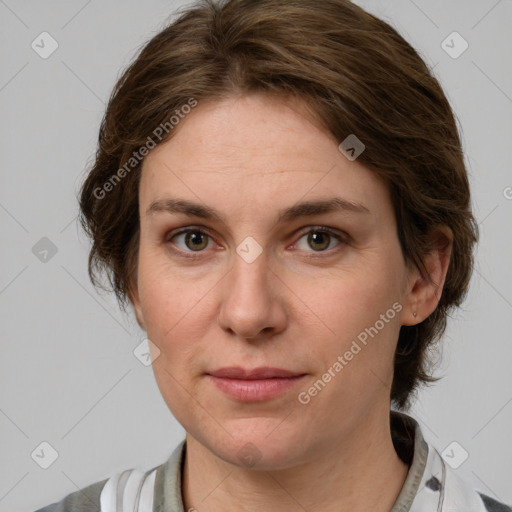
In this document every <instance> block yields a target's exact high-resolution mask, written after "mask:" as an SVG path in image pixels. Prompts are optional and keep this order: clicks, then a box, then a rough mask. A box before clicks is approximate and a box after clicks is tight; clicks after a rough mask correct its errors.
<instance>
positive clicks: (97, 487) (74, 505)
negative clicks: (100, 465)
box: [36, 478, 108, 512]
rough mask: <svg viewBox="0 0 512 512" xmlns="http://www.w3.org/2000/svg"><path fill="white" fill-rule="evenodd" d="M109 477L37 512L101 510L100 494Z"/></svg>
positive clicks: (92, 511) (93, 511)
mask: <svg viewBox="0 0 512 512" xmlns="http://www.w3.org/2000/svg"><path fill="white" fill-rule="evenodd" d="M107 481H108V478H106V479H105V480H101V481H100V482H96V483H94V484H91V485H89V486H88V487H84V488H83V489H80V490H79V491H76V492H74V493H73V494H69V495H68V496H66V497H65V498H64V499H63V500H62V501H59V502H58V503H54V504H53V505H48V506H46V507H44V508H40V509H39V510H36V512H100V508H101V507H100V495H101V491H102V490H103V487H104V485H105V484H106V483H107Z"/></svg>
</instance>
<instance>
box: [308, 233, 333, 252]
mask: <svg viewBox="0 0 512 512" xmlns="http://www.w3.org/2000/svg"><path fill="white" fill-rule="evenodd" d="M308 238H309V240H308V241H309V242H313V244H316V245H317V246H318V245H321V246H322V247H320V248H319V250H322V249H325V248H326V247H327V246H328V245H329V235H328V234H327V233H322V232H316V233H311V234H310V235H309V237H308ZM322 240H323V242H324V243H322ZM313 249H315V247H313ZM315 250H318V247H317V248H316V249H315Z"/></svg>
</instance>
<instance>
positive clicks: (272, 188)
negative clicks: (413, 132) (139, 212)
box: [140, 94, 389, 213]
mask: <svg viewBox="0 0 512 512" xmlns="http://www.w3.org/2000/svg"><path fill="white" fill-rule="evenodd" d="M338 144H339V142H338V141H337V140H336V139H335V138H334V137H333V135H332V134H330V133H328V132H327V131H326V130H325V129H324V128H323V127H322V126H321V124H320V123H319V121H318V120H317V119H316V118H315V117H314V115H313V114H311V113H310V111H308V109H307V108H306V107H305V105H304V104H301V103H300V101H298V100H295V99H294V100H291V99H290V100H286V101H285V100H283V99H280V98H276V97H270V96H267V95H261V94H253V95H249V96H242V97H230V98H226V99H222V100H217V101H208V102H204V103H199V105H198V106H197V107H195V108H194V109H193V110H192V111H191V112H190V113H189V114H187V115H186V116H184V118H183V119H181V120H180V123H179V125H178V126H177V127H176V131H175V132H174V133H173V136H172V137H171V138H170V139H169V140H167V141H166V142H164V143H162V144H160V145H158V146H157V147H156V148H155V149H153V150H152V151H151V153H150V154H149V155H148V156H147V157H146V159H145V161H144V164H143V171H142V179H141V188H140V199H141V206H142V205H145V207H146V208H147V206H148V204H149V203H150V202H154V201H155V200H157V199H164V198H165V197H168V196H170V197H173V196H174V197H177V196H179V197H188V198H190V199H193V200H194V202H198V201H202V202H204V203H207V204H212V203H216V204H217V206H218V207H219V208H221V207H222V206H224V207H226V208H228V207H229V206H230V205H231V206H232V207H233V208H235V206H236V208H235V209H237V210H238V211H239V212H240V211H241V209H243V210H249V209H251V205H254V209H253V211H256V210H257V207H258V205H259V206H260V207H264V206H265V207H268V201H269V198H272V200H273V202H277V203H283V202H284V203H294V202H297V201H299V200H300V199H301V198H302V199H303V200H306V199H307V200H309V199H318V198H320V197H325V195H326V194H329V195H330V196H332V195H338V196H339V195H341V196H342V197H343V198H345V199H346V200H347V201H352V202H354V203H356V202H357V203H361V202H363V201H365V202H368V200H369V199H370V202H379V201H381V200H383V199H384V200H386V199H389V198H388V196H387V188H386V187H385V185H384V183H383V182H382V180H381V179H380V178H379V177H378V176H377V175H376V174H375V173H373V172H372V171H370V170H368V169H366V168H365V167H364V166H363V165H361V164H359V163H358V162H357V161H349V160H348V159H347V158H346V157H345V156H344V155H343V154H342V153H341V152H340V151H339V149H338ZM260 213H261V212H260Z"/></svg>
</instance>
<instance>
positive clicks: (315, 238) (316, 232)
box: [295, 227, 346, 252]
mask: <svg viewBox="0 0 512 512" xmlns="http://www.w3.org/2000/svg"><path fill="white" fill-rule="evenodd" d="M302 240H305V244H307V247H305V246H304V243H302V244H301V241H302ZM333 240H335V241H336V242H337V243H336V245H335V247H338V246H339V245H342V244H343V242H345V241H346V240H345V237H343V236H342V235H340V234H337V233H335V232H334V231H332V230H330V229H328V228H324V227H315V228H312V229H310V230H309V231H308V232H306V233H305V234H304V235H303V236H302V237H301V238H300V239H299V241H298V242H297V243H296V244H295V247H297V248H298V249H300V250H304V251H308V247H309V248H311V249H313V252H327V251H326V250H327V249H329V247H330V246H331V245H332V242H333ZM331 249H332V247H331Z"/></svg>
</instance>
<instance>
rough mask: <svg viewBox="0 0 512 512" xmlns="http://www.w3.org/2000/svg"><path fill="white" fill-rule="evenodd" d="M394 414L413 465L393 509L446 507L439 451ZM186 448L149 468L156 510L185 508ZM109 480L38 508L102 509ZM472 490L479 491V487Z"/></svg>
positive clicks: (66, 511) (394, 430)
mask: <svg viewBox="0 0 512 512" xmlns="http://www.w3.org/2000/svg"><path fill="white" fill-rule="evenodd" d="M390 418H391V435H392V439H393V444H394V446H395V450H396V451H397V454H398V455H399V457H400V458H401V459H402V460H403V461H404V462H405V463H406V464H408V465H409V466H410V467H409V472H408V474H407V477H406V480H405V482H404V485H403V487H402V490H401V491H400V494H399V495H398V498H397V500H396V502H395V504H394V505H393V507H392V509H391V512H411V511H414V512H417V511H421V512H437V511H438V510H445V509H444V507H443V506H442V499H440V496H441V494H442V493H443V492H444V489H443V483H444V480H442V481H440V480H439V479H438V478H437V477H435V476H432V475H431V473H430V471H431V469H432V468H431V467H429V466H428V458H429V454H434V453H435V450H434V448H433V447H431V446H430V445H428V444H427V442H426V441H425V439H424V438H423V435H422V433H421V429H420V426H419V424H418V423H417V422H416V420H414V419H413V418H411V417H410V416H408V415H406V414H403V413H399V412H396V411H391V416H390ZM186 449H187V445H186V440H183V441H181V442H180V443H179V444H178V446H177V447H176V448H175V449H174V450H173V452H172V454H171V456H170V457H169V458H168V459H167V461H166V462H164V463H163V464H161V465H160V466H156V467H154V468H153V469H151V470H150V471H148V473H149V472H152V471H153V470H155V469H156V475H155V484H154V497H153V512H185V507H184V505H183V499H182V488H181V487H182V474H183V466H184V461H185V455H186ZM439 460H440V458H439ZM427 470H428V471H427ZM425 479H426V480H425ZM422 480H424V482H423V483H424V485H423V486H422V488H420V485H421V482H422ZM107 481H108V479H106V480H102V481H100V482H96V483H94V484H92V485H90V486H89V487H85V488H84V489H81V490H80V491H77V492H75V493H73V494H70V495H69V496H67V497H66V498H64V499H63V500H62V501H60V502H59V503H54V504H53V505H49V506H47V507H45V508H42V509H39V510H37V511H36V512H100V496H101V492H102V490H103V487H104V486H105V484H106V482H107ZM471 492H475V493H476V491H471ZM421 493H423V494H422V497H423V498H427V499H428V500H430V502H431V503H432V504H433V505H432V506H428V507H424V506H422V505H421V504H420V503H419V502H418V495H421ZM425 493H427V494H425ZM428 493H431V494H428ZM477 496H478V498H477V501H478V502H480V500H481V503H480V504H479V505H478V506H477V507H476V508H475V511H477V510H478V511H480V510H484V511H487V512H512V508H511V507H509V506H508V505H505V504H504V503H501V502H499V501H496V500H494V499H493V498H490V497H489V496H487V495H485V494H482V493H478V494H477ZM450 510H457V511H460V512H472V511H473V509H471V511H470V510H465V509H461V508H459V507H457V508H456V509H450Z"/></svg>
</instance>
